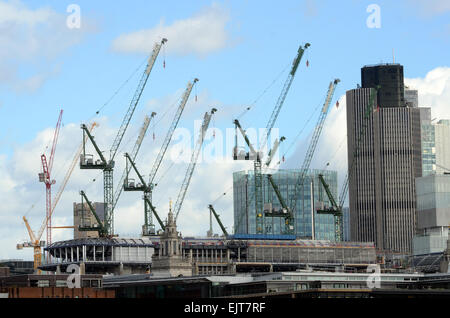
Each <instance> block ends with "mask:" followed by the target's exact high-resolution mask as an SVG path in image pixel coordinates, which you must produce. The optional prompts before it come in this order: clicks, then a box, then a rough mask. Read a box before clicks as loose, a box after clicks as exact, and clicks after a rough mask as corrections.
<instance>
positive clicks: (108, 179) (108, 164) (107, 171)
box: [80, 38, 167, 236]
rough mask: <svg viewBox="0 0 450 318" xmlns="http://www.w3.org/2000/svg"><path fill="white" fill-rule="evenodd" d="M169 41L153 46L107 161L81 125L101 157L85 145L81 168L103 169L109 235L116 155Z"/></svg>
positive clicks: (110, 234) (84, 126)
mask: <svg viewBox="0 0 450 318" xmlns="http://www.w3.org/2000/svg"><path fill="white" fill-rule="evenodd" d="M165 42H167V39H165V38H164V39H162V40H161V42H160V43H155V46H154V48H153V52H152V54H151V56H150V57H149V59H148V62H147V66H146V68H145V71H144V73H143V74H142V77H141V80H140V81H139V84H138V87H137V89H136V92H135V94H134V96H133V99H132V100H131V103H130V106H129V108H128V110H127V112H126V114H125V117H124V118H123V121H122V124H121V126H120V128H119V131H118V132H117V135H116V138H115V139H114V142H113V145H112V147H111V149H110V157H109V160H108V161H107V160H106V159H105V157H104V156H103V153H102V152H101V151H100V149H99V147H98V146H97V144H96V143H95V141H94V138H93V137H92V135H91V134H90V133H89V131H88V130H87V128H86V125H84V124H83V125H81V128H82V130H83V139H84V136H85V134H86V135H87V136H88V138H89V140H90V141H91V143H92V145H93V146H94V148H95V150H96V152H97V154H98V155H99V157H100V159H99V160H96V161H95V162H94V161H93V156H92V155H87V154H86V151H85V148H84V147H83V154H82V155H81V156H80V169H100V170H103V189H104V192H103V193H104V194H103V199H104V204H105V215H104V226H105V228H106V230H107V234H108V236H113V235H114V210H113V206H114V192H113V190H114V189H113V169H114V157H115V155H116V153H117V150H118V149H119V146H120V143H121V141H122V139H123V136H124V134H125V132H126V130H127V127H128V124H129V123H130V121H131V117H132V116H133V113H134V110H135V109H136V106H137V104H138V102H139V100H140V98H141V95H142V92H143V91H144V88H145V84H146V83H147V80H148V77H149V75H150V73H151V70H152V68H153V65H154V64H155V61H156V58H157V57H158V54H159V52H160V50H161V47H162V46H163V45H164V43H165Z"/></svg>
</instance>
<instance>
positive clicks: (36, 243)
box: [17, 122, 98, 272]
mask: <svg viewBox="0 0 450 318" xmlns="http://www.w3.org/2000/svg"><path fill="white" fill-rule="evenodd" d="M95 126H98V124H97V123H95V122H94V123H92V124H91V125H90V127H89V131H92V130H93V129H94V127H95ZM84 142H86V140H84ZM83 144H84V143H83V142H82V143H81V144H80V146H79V147H78V150H77V152H76V153H75V156H74V158H73V160H72V163H71V165H70V167H69V170H67V172H66V175H65V176H64V180H63V182H62V183H61V186H60V188H59V189H58V192H57V193H56V195H55V197H54V198H53V200H52V206H51V213H50V214H49V215H47V214H46V216H45V218H44V221H43V222H42V225H41V227H40V229H39V232H38V234H37V235H35V234H34V232H33V230H32V229H31V227H30V224H29V223H28V220H27V218H26V217H25V216H24V217H23V221H24V223H25V226H26V228H27V231H28V235H29V237H30V241H29V242H25V243H22V244H17V249H19V250H20V249H23V248H24V247H32V248H33V249H34V269H35V271H38V272H39V270H38V268H39V266H41V265H42V252H41V248H42V247H44V246H45V241H41V237H42V234H43V233H44V230H45V229H46V228H47V227H48V218H51V217H52V215H53V213H54V211H55V208H56V205H57V204H58V202H59V199H60V198H61V196H62V194H63V192H64V189H65V187H66V185H67V182H68V181H69V179H70V176H71V175H72V172H73V170H74V168H75V166H76V164H77V162H78V158H79V157H80V154H81V151H82V148H83ZM51 228H52V229H55V228H73V227H72V226H70V227H55V226H52V227H51ZM47 245H50V244H47Z"/></svg>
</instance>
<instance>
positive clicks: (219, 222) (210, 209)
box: [208, 204, 228, 237]
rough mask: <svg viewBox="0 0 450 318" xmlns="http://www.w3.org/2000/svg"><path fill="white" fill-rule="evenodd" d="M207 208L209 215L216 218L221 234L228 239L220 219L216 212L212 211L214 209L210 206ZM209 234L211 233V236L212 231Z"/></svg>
mask: <svg viewBox="0 0 450 318" xmlns="http://www.w3.org/2000/svg"><path fill="white" fill-rule="evenodd" d="M208 208H209V211H210V213H211V214H212V215H214V217H215V218H216V220H217V223H218V224H219V226H220V229H221V230H222V232H223V235H225V237H228V232H227V230H226V229H225V226H223V224H222V221H221V220H220V217H219V215H218V214H217V212H216V210H215V209H214V207H213V206H212V204H210V205H208ZM210 232H211V234H212V231H210Z"/></svg>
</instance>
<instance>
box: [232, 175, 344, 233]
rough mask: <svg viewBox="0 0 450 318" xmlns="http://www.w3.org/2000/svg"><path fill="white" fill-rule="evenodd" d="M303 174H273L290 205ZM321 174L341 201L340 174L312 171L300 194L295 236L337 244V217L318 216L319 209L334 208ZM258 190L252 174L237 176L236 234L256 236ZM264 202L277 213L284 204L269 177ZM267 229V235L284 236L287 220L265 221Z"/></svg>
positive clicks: (297, 204) (265, 182) (234, 186)
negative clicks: (335, 241) (338, 190)
mask: <svg viewBox="0 0 450 318" xmlns="http://www.w3.org/2000/svg"><path fill="white" fill-rule="evenodd" d="M300 174H301V172H300V170H278V171H277V172H276V173H274V174H272V177H273V179H274V181H275V183H276V184H277V186H278V187H279V190H280V192H281V195H282V196H283V198H284V200H285V201H286V202H287V204H288V205H289V202H291V200H292V199H293V197H294V192H295V184H296V182H298V178H299V176H300ZM319 174H322V175H323V176H324V179H325V182H326V183H327V184H328V186H329V187H330V190H331V192H332V194H333V196H334V198H335V199H337V172H335V171H325V170H323V171H322V170H312V171H310V172H309V173H308V175H307V178H306V180H305V182H304V187H303V189H302V190H301V191H300V193H299V194H298V195H299V198H298V200H297V203H296V208H295V213H294V219H295V228H294V234H295V235H296V236H297V237H299V238H307V239H311V238H315V239H320V240H331V241H334V240H335V231H334V218H333V216H332V215H324V214H317V212H316V210H317V208H319V207H323V206H330V202H329V199H328V197H327V195H326V192H325V190H324V188H323V186H322V184H321V183H320V181H319V178H318V175H319ZM254 189H255V179H254V173H253V171H252V170H250V171H240V172H235V173H234V174H233V203H234V232H235V233H236V234H256V211H255V193H254ZM263 202H264V204H267V203H271V204H272V205H273V207H274V208H275V209H281V204H280V202H279V201H278V198H277V196H276V194H275V192H274V191H273V188H272V187H271V185H270V183H269V181H268V178H267V177H263ZM313 224H314V226H313ZM264 229H265V234H269V235H270V234H272V235H278V234H283V230H284V219H283V218H280V217H264ZM313 229H314V230H313Z"/></svg>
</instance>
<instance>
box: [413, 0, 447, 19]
mask: <svg viewBox="0 0 450 318" xmlns="http://www.w3.org/2000/svg"><path fill="white" fill-rule="evenodd" d="M409 3H411V4H412V5H415V6H417V7H418V9H419V10H420V13H421V14H422V15H426V16H429V17H431V16H435V15H440V14H444V13H446V12H448V11H450V2H449V1H448V0H409Z"/></svg>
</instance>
